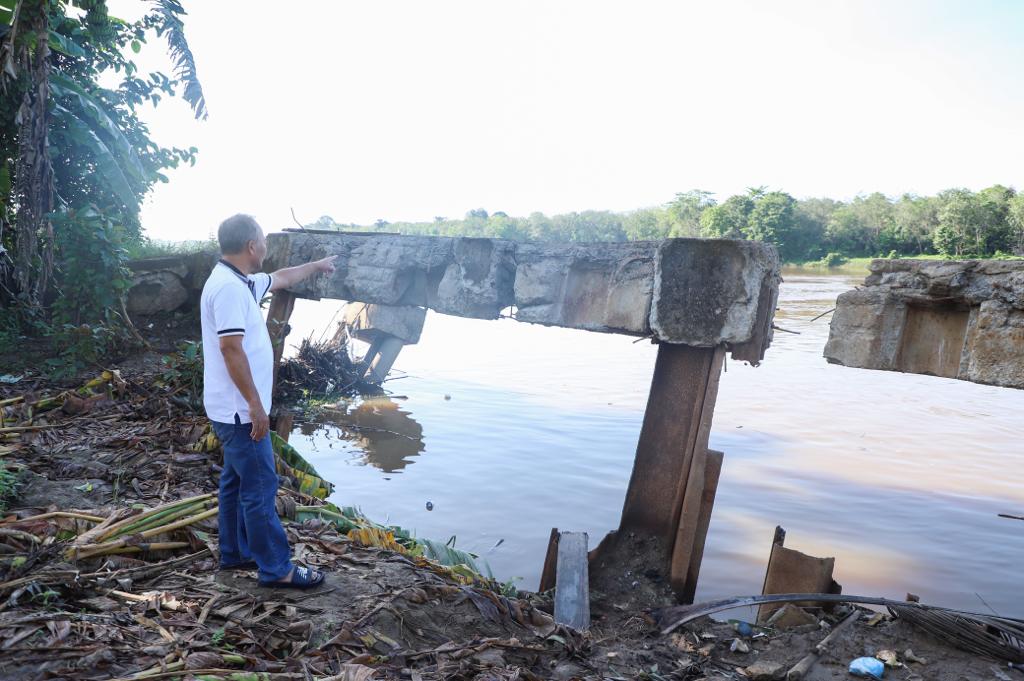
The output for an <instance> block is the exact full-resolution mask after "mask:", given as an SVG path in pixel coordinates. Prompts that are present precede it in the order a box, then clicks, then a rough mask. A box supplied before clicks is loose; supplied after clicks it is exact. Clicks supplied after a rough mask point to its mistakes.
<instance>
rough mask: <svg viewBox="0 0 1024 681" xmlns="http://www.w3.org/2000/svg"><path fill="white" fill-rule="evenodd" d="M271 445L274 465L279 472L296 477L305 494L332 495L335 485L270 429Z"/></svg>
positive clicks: (322, 496)
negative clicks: (322, 476) (321, 475)
mask: <svg viewBox="0 0 1024 681" xmlns="http://www.w3.org/2000/svg"><path fill="white" fill-rule="evenodd" d="M270 445H271V447H273V449H274V455H275V456H274V465H275V466H276V468H277V472H278V474H280V475H285V476H289V477H292V478H294V479H295V480H296V482H298V483H299V491H300V492H302V493H303V494H309V495H310V496H314V497H316V498H317V499H326V498H327V497H329V496H330V495H331V492H333V491H334V485H333V484H332V483H330V482H328V481H326V480H324V479H323V478H321V477H320V474H319V473H317V471H316V469H315V468H313V466H312V465H311V464H310V463H309V462H308V461H306V460H305V459H304V458H302V455H301V454H299V452H298V451H296V449H295V448H294V447H292V446H291V445H290V444H288V443H287V442H285V441H284V438H282V437H281V436H280V435H278V434H277V433H275V432H274V431H270Z"/></svg>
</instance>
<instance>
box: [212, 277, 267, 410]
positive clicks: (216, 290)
mask: <svg viewBox="0 0 1024 681" xmlns="http://www.w3.org/2000/svg"><path fill="white" fill-rule="evenodd" d="M271 282H272V278H271V276H270V275H269V274H264V273H262V272H259V273H257V274H252V275H249V276H245V275H244V274H242V272H241V271H240V270H238V269H237V268H236V267H234V266H233V265H231V264H230V263H228V262H226V261H224V260H221V261H220V262H218V263H217V265H216V266H215V267H214V268H213V271H212V272H211V273H210V278H209V279H207V280H206V284H205V285H204V286H203V295H202V298H200V302H199V305H200V317H201V319H202V325H203V406H204V407H206V415H207V416H208V417H209V418H210V420H211V421H219V422H220V423H234V422H235V415H236V414H237V415H238V418H239V420H240V421H241V422H242V423H251V422H252V419H251V418H249V406H248V404H247V403H246V401H245V398H244V397H242V393H241V392H239V390H238V388H237V387H235V382H234V381H232V380H231V376H230V375H229V374H228V368H227V365H226V364H225V362H224V355H223V354H221V351H220V338H221V337H222V336H244V338H243V339H242V349H243V350H244V351H245V356H246V357H247V358H248V360H249V369H250V370H251V371H252V380H253V383H254V384H255V385H256V391H257V392H258V393H259V396H260V402H262V403H263V409H264V410H265V411H266V412H267V413H268V414H269V413H270V394H271V391H272V390H273V387H274V350H273V346H272V345H271V343H270V334H269V333H268V332H267V325H266V322H264V320H263V313H262V312H261V311H260V306H259V302H258V301H260V300H262V299H263V296H265V295H266V294H267V291H269V290H270V284H271Z"/></svg>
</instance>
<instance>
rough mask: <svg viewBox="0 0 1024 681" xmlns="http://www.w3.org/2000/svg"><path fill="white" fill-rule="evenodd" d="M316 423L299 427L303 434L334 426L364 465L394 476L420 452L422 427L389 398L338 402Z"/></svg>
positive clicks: (310, 433) (323, 412)
mask: <svg viewBox="0 0 1024 681" xmlns="http://www.w3.org/2000/svg"><path fill="white" fill-rule="evenodd" d="M318 418H319V419H320V421H319V422H316V423H313V422H310V423H305V424H303V425H302V433H303V435H312V434H313V433H314V432H315V431H316V430H317V429H318V428H322V427H325V426H328V425H332V426H338V427H339V429H340V432H339V436H340V437H341V438H342V439H344V440H346V441H347V442H349V443H351V445H352V446H353V447H355V451H356V452H357V453H358V454H359V455H361V456H359V458H360V459H362V460H363V461H364V463H366V464H369V465H371V466H375V467H376V468H379V469H380V470H382V471H384V472H385V473H396V472H398V471H401V470H402V469H404V468H405V467H406V466H408V465H409V464H411V463H413V461H412V459H413V458H414V457H417V456H419V454H420V452H422V451H423V448H424V447H423V427H422V426H421V425H420V424H419V423H417V422H416V419H414V418H413V417H412V416H411V415H410V414H409V412H407V411H404V410H403V409H402V408H401V407H400V406H399V404H398V402H396V401H395V400H393V399H392V398H390V397H385V396H380V397H369V398H365V399H357V400H354V401H351V402H341V403H339V404H337V405H334V406H333V407H328V408H325V409H324V410H323V411H322V412H321V413H319V414H318Z"/></svg>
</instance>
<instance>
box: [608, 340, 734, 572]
mask: <svg viewBox="0 0 1024 681" xmlns="http://www.w3.org/2000/svg"><path fill="white" fill-rule="evenodd" d="M724 356H725V350H724V349H723V348H721V347H718V348H693V347H689V346H686V345H672V344H669V343H661V344H659V346H658V358H657V361H656V362H655V365H654V376H653V378H652V379H651V391H650V394H649V395H648V398H647V409H646V411H645V412H644V421H643V426H642V428H641V430H640V439H639V441H638V443H637V448H636V459H635V460H634V462H633V474H632V476H631V477H630V480H629V489H628V490H627V492H626V501H625V503H624V505H623V508H622V521H621V523H620V525H619V531H620V533H621V532H625V531H633V532H636V531H639V532H643V533H646V534H650V535H654V536H657V537H660V538H662V539H663V540H664V542H665V545H666V546H667V547H669V551H670V552H671V547H672V546H673V545H674V544H675V540H676V531H677V528H678V525H679V518H680V514H681V512H682V508H683V498H684V496H685V493H686V485H687V481H688V479H689V475H690V465H691V463H692V461H693V454H694V451H696V450H698V449H700V450H706V449H707V446H708V437H709V435H710V432H711V420H712V417H713V415H714V409H715V399H716V398H717V396H718V381H719V377H720V376H721V373H722V360H723V358H724Z"/></svg>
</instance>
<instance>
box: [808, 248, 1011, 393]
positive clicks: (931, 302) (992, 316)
mask: <svg viewBox="0 0 1024 681" xmlns="http://www.w3.org/2000/svg"><path fill="white" fill-rule="evenodd" d="M870 271H871V274H870V275H869V276H868V277H867V279H866V280H865V281H864V288H860V289H857V290H855V291H848V292H846V293H844V294H842V295H840V296H839V299H838V300H837V301H836V312H835V315H834V316H833V317H832V323H831V327H830V329H829V338H828V344H827V345H826V346H825V358H826V359H827V360H828V361H829V362H832V363H835V364H843V365H846V366H850V367H859V368H863V369H883V370H888V371H903V372H907V373H915V374H929V375H933V376H943V377H946V378H957V379H961V380H965V381H972V382H974V383H987V384H991V385H999V386H1005V387H1009V388H1024V260H909V259H908V260H887V259H879V260H873V261H872V262H871V265H870Z"/></svg>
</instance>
